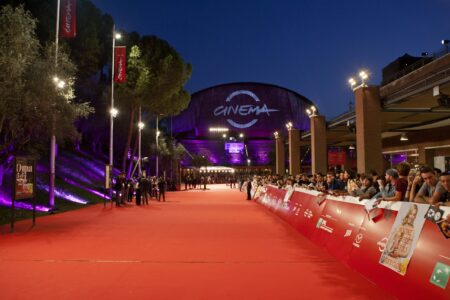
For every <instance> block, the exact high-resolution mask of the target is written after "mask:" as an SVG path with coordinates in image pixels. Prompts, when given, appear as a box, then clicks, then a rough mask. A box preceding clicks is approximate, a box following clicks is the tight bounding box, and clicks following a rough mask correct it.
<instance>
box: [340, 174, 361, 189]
mask: <svg viewBox="0 0 450 300" xmlns="http://www.w3.org/2000/svg"><path fill="white" fill-rule="evenodd" d="M344 178H345V180H346V183H347V187H346V190H347V193H349V194H351V193H352V192H353V191H355V190H357V189H359V187H358V185H357V184H356V175H355V172H354V171H353V170H345V172H344Z"/></svg>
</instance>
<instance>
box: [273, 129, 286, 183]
mask: <svg viewBox="0 0 450 300" xmlns="http://www.w3.org/2000/svg"><path fill="white" fill-rule="evenodd" d="M285 173H286V167H285V157H284V141H283V137H281V136H280V135H279V134H275V174H278V175H284V174H285Z"/></svg>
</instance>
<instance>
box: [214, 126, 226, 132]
mask: <svg viewBox="0 0 450 300" xmlns="http://www.w3.org/2000/svg"><path fill="white" fill-rule="evenodd" d="M228 131H229V129H228V128H226V127H210V128H209V132H228Z"/></svg>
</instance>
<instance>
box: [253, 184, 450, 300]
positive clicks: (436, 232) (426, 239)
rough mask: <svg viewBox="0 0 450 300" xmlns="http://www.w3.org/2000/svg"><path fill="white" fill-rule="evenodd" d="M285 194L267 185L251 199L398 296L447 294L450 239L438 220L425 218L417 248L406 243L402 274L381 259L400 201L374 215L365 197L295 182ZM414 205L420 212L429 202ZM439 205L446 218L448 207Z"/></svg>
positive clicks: (449, 293) (448, 296) (449, 291)
mask: <svg viewBox="0 0 450 300" xmlns="http://www.w3.org/2000/svg"><path fill="white" fill-rule="evenodd" d="M285 196H286V190H284V189H278V188H276V187H274V186H267V187H266V188H264V191H263V192H261V194H260V195H259V197H258V198H256V199H255V200H256V201H257V202H258V203H260V204H261V205H263V206H265V207H267V208H268V209H270V210H271V211H273V212H274V213H275V214H276V215H278V216H279V217H281V218H282V219H284V220H285V221H287V222H288V223H289V224H290V225H291V226H293V227H294V228H296V230H298V231H299V232H300V233H301V234H303V235H304V236H306V237H308V238H309V239H310V240H311V241H312V242H314V243H315V244H317V245H319V246H321V247H324V248H326V249H327V251H328V252H329V253H330V254H332V255H333V256H334V257H336V258H337V259H339V260H340V261H342V262H343V263H345V264H347V265H348V266H349V267H351V268H352V269H354V270H356V271H358V272H359V273H361V274H362V275H363V276H365V277H366V278H367V279H369V280H370V281H372V282H374V283H375V284H377V285H378V286H380V287H381V288H383V289H385V290H387V291H388V292H390V293H392V294H393V295H395V296H396V297H398V298H401V299H403V298H409V299H450V288H449V286H450V284H448V280H449V276H450V241H449V240H448V239H447V238H446V237H445V236H444V234H443V233H442V232H441V230H440V229H439V226H438V225H437V224H435V223H433V222H431V221H429V220H426V221H425V224H424V226H423V229H422V231H421V233H420V236H419V238H418V240H417V245H416V247H415V249H414V247H411V249H410V251H411V252H409V254H411V253H412V255H409V256H410V257H411V259H410V261H409V264H408V265H407V267H406V271H405V273H404V275H401V274H400V273H398V272H396V271H393V270H391V269H390V268H388V267H386V266H385V265H383V264H381V263H380V258H381V255H382V253H383V251H384V250H385V249H386V247H387V245H388V244H390V247H392V243H393V242H392V240H391V241H390V242H389V241H388V238H389V234H390V233H391V229H392V228H393V225H394V222H395V220H396V218H397V214H398V210H399V209H400V207H401V203H391V202H382V203H381V204H380V205H379V206H378V210H379V211H378V213H379V217H377V218H375V219H373V220H372V218H371V217H369V215H368V214H367V211H366V210H365V209H364V204H365V203H366V201H367V200H364V201H361V202H360V201H358V199H357V198H354V197H349V196H347V197H333V196H329V195H328V196H324V195H321V194H320V193H319V192H317V191H310V190H304V189H298V188H297V189H295V191H294V193H293V194H292V196H291V197H290V199H288V201H284V200H285ZM324 199H325V201H323V200H324ZM417 205H418V206H419V210H417V211H420V212H423V211H424V208H425V207H428V206H429V205H425V204H417ZM441 209H442V207H441ZM443 210H444V215H443V217H444V218H445V217H446V216H447V215H449V214H450V209H449V208H443ZM417 217H418V218H423V217H424V216H423V215H417ZM405 222H406V221H403V223H401V224H403V225H404V224H405ZM397 223H398V222H397ZM441 227H442V226H441ZM394 229H396V228H394ZM397 231H398V230H397ZM395 236H396V238H397V239H399V240H400V241H403V242H404V241H405V240H407V241H408V242H410V240H411V239H409V238H408V239H407V237H408V236H407V234H404V233H402V234H395ZM402 239H403V240H402ZM400 244H401V243H400ZM397 246H398V245H397ZM408 249H409V248H408Z"/></svg>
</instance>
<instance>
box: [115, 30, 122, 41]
mask: <svg viewBox="0 0 450 300" xmlns="http://www.w3.org/2000/svg"><path fill="white" fill-rule="evenodd" d="M114 38H115V39H116V40H120V39H121V38H122V35H121V34H120V33H118V32H116V34H115V35H114Z"/></svg>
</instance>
